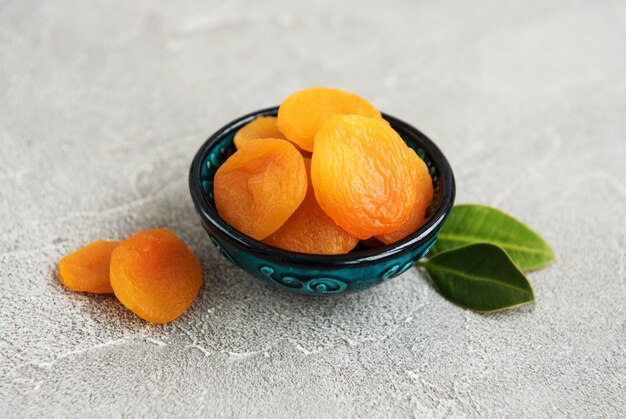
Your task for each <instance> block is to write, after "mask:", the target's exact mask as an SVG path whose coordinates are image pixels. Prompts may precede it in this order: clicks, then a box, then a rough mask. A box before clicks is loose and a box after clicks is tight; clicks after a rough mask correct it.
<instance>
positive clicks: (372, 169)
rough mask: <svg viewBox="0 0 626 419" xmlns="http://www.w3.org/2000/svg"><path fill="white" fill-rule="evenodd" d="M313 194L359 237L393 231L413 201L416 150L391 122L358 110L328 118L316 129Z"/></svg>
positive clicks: (312, 173) (402, 222) (312, 176)
mask: <svg viewBox="0 0 626 419" xmlns="http://www.w3.org/2000/svg"><path fill="white" fill-rule="evenodd" d="M311 180H312V182H313V188H314V190H315V197H316V198H317V202H319V204H320V206H321V207H322V208H323V209H324V211H325V212H326V214H328V215H329V216H330V217H331V218H332V219H333V221H335V222H336V223H337V224H338V225H339V226H340V227H341V228H343V229H344V230H346V231H347V232H348V233H350V235H352V236H355V237H358V238H359V239H367V238H370V237H371V236H376V235H380V234H387V233H391V232H392V231H395V230H397V229H398V228H400V227H401V226H402V224H404V223H405V222H406V221H407V219H408V218H409V216H410V213H411V211H412V210H413V207H414V205H415V199H416V193H417V191H416V189H415V182H416V181H417V167H416V165H415V154H414V153H413V152H412V151H411V150H410V149H409V147H407V145H406V144H405V143H404V141H402V138H400V136H399V135H398V134H397V133H396V132H395V131H394V130H393V128H391V126H390V125H389V124H388V123H387V122H385V121H382V120H380V119H375V118H367V117H364V116H359V115H337V116H333V117H330V118H328V119H327V120H326V121H325V122H324V123H323V124H322V126H321V127H320V129H319V131H318V132H317V134H316V135H315V150H314V152H313V158H312V161H311Z"/></svg>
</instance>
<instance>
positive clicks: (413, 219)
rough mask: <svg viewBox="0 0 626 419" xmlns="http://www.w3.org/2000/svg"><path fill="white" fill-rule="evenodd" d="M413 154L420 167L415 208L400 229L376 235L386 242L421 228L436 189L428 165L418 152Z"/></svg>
mask: <svg viewBox="0 0 626 419" xmlns="http://www.w3.org/2000/svg"><path fill="white" fill-rule="evenodd" d="M413 154H414V155H415V165H416V167H417V169H418V170H417V181H416V183H415V188H416V191H417V198H416V199H415V205H414V206H413V210H412V211H411V215H410V216H409V218H408V220H406V221H405V222H404V224H402V226H401V227H400V228H399V229H397V230H395V231H392V232H391V233H387V234H382V235H378V236H376V238H377V239H379V240H380V241H382V242H383V243H385V244H391V243H394V242H397V241H398V240H400V239H403V238H405V237H406V236H408V235H409V234H411V233H413V232H415V231H416V230H417V229H418V228H420V227H421V225H422V224H424V217H425V215H426V210H427V209H428V206H429V205H430V201H432V200H433V194H434V192H435V191H434V190H433V181H432V179H431V177H430V174H429V173H428V167H427V166H426V164H425V163H424V161H423V160H422V159H420V158H419V157H418V156H417V154H415V152H413Z"/></svg>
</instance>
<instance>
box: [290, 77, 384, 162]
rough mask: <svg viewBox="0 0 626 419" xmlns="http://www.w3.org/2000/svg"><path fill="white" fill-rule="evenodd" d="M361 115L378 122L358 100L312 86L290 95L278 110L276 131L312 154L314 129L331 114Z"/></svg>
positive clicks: (366, 104)
mask: <svg viewBox="0 0 626 419" xmlns="http://www.w3.org/2000/svg"><path fill="white" fill-rule="evenodd" d="M348 114H351V115H363V116H368V117H371V118H379V119H382V116H381V114H380V112H379V111H378V109H376V108H375V107H374V106H373V105H372V104H371V103H369V102H368V101H367V100H365V99H363V98H362V97H360V96H358V95H355V94H353V93H348V92H344V91H343V90H339V89H330V88H327V87H314V88H311V89H305V90H300V91H298V92H296V93H293V94H291V95H290V96H288V97H287V99H285V101H284V102H283V103H282V104H281V105H280V107H279V108H278V128H279V129H280V131H281V132H282V133H283V134H285V136H286V137H287V139H289V141H292V142H294V143H296V144H297V145H298V146H299V147H300V148H302V149H304V150H306V151H313V140H314V137H315V134H316V133H317V130H318V129H319V128H320V126H321V125H322V124H323V123H324V121H325V120H326V119H328V118H329V117H331V116H333V115H348Z"/></svg>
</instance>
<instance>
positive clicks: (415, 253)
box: [189, 107, 455, 295]
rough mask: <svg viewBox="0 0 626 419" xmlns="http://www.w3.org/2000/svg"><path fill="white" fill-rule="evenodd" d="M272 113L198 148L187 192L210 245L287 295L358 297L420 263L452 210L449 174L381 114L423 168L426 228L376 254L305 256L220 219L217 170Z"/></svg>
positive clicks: (423, 142)
mask: <svg viewBox="0 0 626 419" xmlns="http://www.w3.org/2000/svg"><path fill="white" fill-rule="evenodd" d="M277 111H278V108H277V107H274V108H268V109H262V110H260V111H256V112H253V113H251V114H248V115H245V116H242V117H241V118H238V119H236V120H234V121H233V122H231V123H229V124H227V125H226V126H224V127H222V128H220V129H219V130H218V131H217V132H215V133H214V134H213V135H211V137H209V139H208V140H207V141H206V142H205V143H204V144H203V145H202V147H200V149H199V150H198V152H197V154H196V156H195V157H194V159H193V162H192V163H191V169H190V172H189V189H190V192H191V198H192V200H193V203H194V205H195V208H196V211H197V212H198V214H199V215H200V220H201V223H202V226H203V227H204V229H205V230H206V231H207V233H208V234H209V238H210V240H211V242H212V243H213V245H215V247H216V248H217V249H218V250H219V251H220V252H221V253H222V254H223V255H224V257H226V259H228V260H229V261H231V262H232V263H234V264H235V265H237V266H239V267H240V268H242V269H243V270H244V271H246V272H248V273H249V274H251V275H252V276H255V277H257V278H259V279H261V280H262V281H265V282H267V283H269V284H271V285H273V286H275V287H278V288H281V289H283V290H286V291H290V292H296V293H300V294H308V295H334V294H342V293H349V292H355V291H361V290H364V289H367V288H370V287H372V286H374V285H377V284H380V283H383V282H385V281H388V280H390V279H391V278H393V277H396V276H398V275H400V274H401V273H403V272H405V271H406V270H407V269H409V268H411V267H412V266H413V265H415V263H416V262H417V261H418V260H419V259H421V258H423V257H424V256H425V255H426V253H428V251H429V250H430V248H431V247H432V246H433V244H435V241H436V240H437V233H438V232H439V230H440V229H441V226H442V225H443V223H444V221H445V219H446V217H447V215H448V213H449V212H450V209H451V208H452V204H453V203H454V195H455V185H454V175H453V173H452V169H451V168H450V165H449V164H448V161H447V160H446V158H445V156H444V155H443V153H442V152H441V151H440V150H439V148H437V146H436V145H435V144H434V143H433V142H432V141H431V140H430V139H428V138H427V137H426V136H425V135H424V134H422V133H421V132H420V131H418V130H417V129H415V128H413V127H412V126H411V125H409V124H407V123H405V122H402V121H400V120H399V119H396V118H394V117H392V116H389V115H385V114H383V117H384V118H385V119H386V120H387V121H389V123H390V124H391V126H392V127H393V128H394V129H395V130H396V131H397V132H398V134H400V136H401V137H402V139H403V140H404V141H405V142H406V143H407V144H408V145H409V147H412V148H413V149H414V150H415V151H416V152H417V154H418V155H419V156H420V157H421V158H422V160H424V162H426V165H427V166H428V168H429V170H430V174H431V177H432V179H433V186H434V189H435V196H434V198H433V202H432V203H431V205H430V207H429V209H428V212H427V218H426V220H427V221H426V223H425V224H424V225H423V226H422V227H421V228H420V229H419V230H417V231H416V232H415V233H413V234H411V235H410V236H408V237H406V238H404V239H403V240H401V241H398V242H396V243H393V244H391V245H388V246H384V247H380V248H377V249H365V248H359V247H357V248H356V249H355V250H353V251H352V252H350V253H348V254H346V255H309V254H304V253H296V252H289V251H286V250H282V249H278V248H275V247H271V246H268V245H266V244H263V243H261V242H259V241H257V240H254V239H253V238H251V237H248V236H246V235H244V234H242V233H240V232H239V231H237V230H235V229H234V228H233V227H231V226H229V225H228V224H227V223H226V222H225V221H224V220H222V219H221V218H220V216H219V215H218V213H217V210H216V208H215V202H214V200H213V177H214V176H215V172H216V170H217V168H218V167H219V166H220V165H221V164H222V163H223V162H224V161H226V159H227V158H228V157H229V156H230V155H231V154H233V153H234V152H235V146H234V145H233V137H234V135H235V133H236V132H237V130H239V129H240V128H241V127H242V126H244V125H246V124H247V123H248V122H250V121H252V120H253V119H255V118H257V117H260V116H275V115H276V113H277Z"/></svg>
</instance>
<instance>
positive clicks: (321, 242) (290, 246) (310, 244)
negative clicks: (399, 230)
mask: <svg viewBox="0 0 626 419" xmlns="http://www.w3.org/2000/svg"><path fill="white" fill-rule="evenodd" d="M304 165H305V166H306V169H307V174H310V172H311V159H308V158H305V159H304ZM263 242H264V243H266V244H269V245H270V246H274V247H279V248H281V249H285V250H290V251H292V252H300V253H310V254H318V255H338V254H343V253H348V252H349V251H350V250H352V249H354V247H355V246H356V245H357V243H358V242H359V240H358V239H357V238H355V237H352V236H351V235H350V234H348V233H347V232H346V231H344V230H343V229H342V228H341V227H339V226H338V225H337V224H335V222H334V221H333V220H332V219H331V218H330V217H329V216H328V215H326V213H325V212H324V210H323V209H322V208H320V206H319V204H318V203H317V200H316V199H315V193H314V192H313V187H312V186H311V183H310V180H309V188H308V190H307V193H306V196H305V198H304V201H302V203H301V204H300V206H299V207H298V209H297V210H296V212H294V213H293V215H292V216H291V217H289V219H288V220H287V221H286V222H285V224H283V225H282V227H280V228H279V229H278V230H277V231H275V232H274V233H272V234H270V235H269V236H267V238H266V239H265V240H263Z"/></svg>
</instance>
